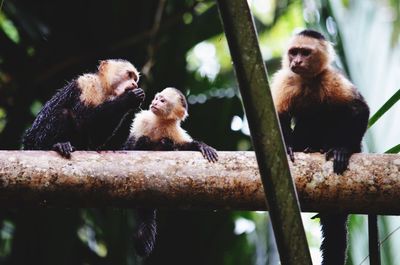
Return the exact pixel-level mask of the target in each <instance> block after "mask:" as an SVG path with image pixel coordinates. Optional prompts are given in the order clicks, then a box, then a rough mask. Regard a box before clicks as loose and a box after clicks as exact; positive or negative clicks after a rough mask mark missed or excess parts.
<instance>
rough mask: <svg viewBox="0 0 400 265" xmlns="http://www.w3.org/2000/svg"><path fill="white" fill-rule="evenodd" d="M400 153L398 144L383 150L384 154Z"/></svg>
mask: <svg viewBox="0 0 400 265" xmlns="http://www.w3.org/2000/svg"><path fill="white" fill-rule="evenodd" d="M397 153H400V144H398V145H396V146H393V147H392V148H390V149H389V150H387V151H386V152H385V154H397Z"/></svg>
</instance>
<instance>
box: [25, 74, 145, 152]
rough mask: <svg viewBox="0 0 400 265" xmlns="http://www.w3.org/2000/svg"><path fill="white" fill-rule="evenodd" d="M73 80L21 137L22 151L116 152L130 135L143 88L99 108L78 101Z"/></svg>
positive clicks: (129, 91)
mask: <svg viewBox="0 0 400 265" xmlns="http://www.w3.org/2000/svg"><path fill="white" fill-rule="evenodd" d="M81 89H82V88H80V87H79V86H78V83H77V81H76V80H74V81H72V82H70V83H68V84H67V85H66V86H65V87H64V88H62V89H61V90H59V91H58V92H57V93H56V94H55V95H54V96H53V97H52V98H51V99H50V100H49V101H48V102H47V103H46V104H45V105H44V107H43V108H42V110H41V111H40V112H39V114H38V115H37V117H36V119H35V121H34V122H33V124H32V127H31V128H29V129H28V130H27V131H26V132H25V135H24V136H23V139H22V143H23V146H24V147H23V148H24V149H25V150H55V151H57V152H58V153H60V154H61V155H62V156H64V157H67V158H68V157H70V153H71V152H72V151H73V150H75V149H76V150H117V149H120V148H122V146H123V144H124V143H125V141H126V139H127V138H128V136H129V130H130V125H131V123H132V120H133V117H134V110H135V109H136V108H137V107H139V105H140V103H141V102H142V101H143V98H144V92H143V90H142V89H133V90H127V91H125V92H124V93H123V94H122V95H120V96H118V97H116V98H114V99H113V100H107V101H105V102H103V103H102V104H100V105H98V106H93V107H91V106H87V105H85V104H84V103H83V102H82V101H81V100H80V95H81Z"/></svg>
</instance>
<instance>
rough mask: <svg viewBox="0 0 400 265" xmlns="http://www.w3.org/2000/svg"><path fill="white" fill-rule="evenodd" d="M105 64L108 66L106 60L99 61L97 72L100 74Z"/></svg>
mask: <svg viewBox="0 0 400 265" xmlns="http://www.w3.org/2000/svg"><path fill="white" fill-rule="evenodd" d="M107 64H108V60H101V61H100V63H99V67H98V69H99V72H102V71H103V70H104V68H105V67H106V65H107Z"/></svg>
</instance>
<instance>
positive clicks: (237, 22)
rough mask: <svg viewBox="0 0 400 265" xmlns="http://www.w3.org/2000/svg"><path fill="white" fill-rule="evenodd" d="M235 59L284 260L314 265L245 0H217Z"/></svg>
mask: <svg viewBox="0 0 400 265" xmlns="http://www.w3.org/2000/svg"><path fill="white" fill-rule="evenodd" d="M217 3H218V6H219V11H220V14H221V19H222V22H223V23H222V24H223V26H224V30H225V35H226V39H227V41H228V45H229V50H230V53H231V56H232V61H233V63H234V69H235V72H236V77H237V80H238V83H239V88H240V94H241V95H242V99H243V105H244V109H245V112H246V117H247V119H248V121H249V128H250V132H251V138H252V141H253V147H254V151H255V153H256V157H257V162H258V167H259V170H260V175H261V180H262V183H263V187H264V190H265V191H266V200H267V202H268V205H269V209H270V211H269V213H270V217H271V222H272V226H273V228H274V233H275V238H276V243H277V246H278V250H279V255H280V258H281V262H282V264H283V265H298V264H302V265H306V264H312V262H311V256H310V251H309V248H308V244H307V239H306V234H305V232H304V228H303V222H302V220H301V216H300V206H299V202H298V197H297V194H296V190H295V189H294V184H293V180H292V177H291V175H290V170H289V165H288V161H287V158H286V150H285V149H286V148H285V146H284V144H283V139H282V134H281V130H280V127H279V122H278V117H277V114H276V111H275V107H274V103H273V100H272V96H271V91H270V89H269V83H268V77H267V71H266V68H265V65H264V61H263V58H262V56H261V51H260V47H259V45H258V37H257V32H256V29H255V25H254V21H253V17H252V15H251V12H250V8H249V6H248V2H247V1H246V0H218V1H217Z"/></svg>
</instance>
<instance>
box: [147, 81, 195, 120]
mask: <svg viewBox="0 0 400 265" xmlns="http://www.w3.org/2000/svg"><path fill="white" fill-rule="evenodd" d="M181 97H182V96H181V95H180V94H179V93H178V92H177V90H176V89H175V88H172V87H167V88H165V89H164V90H163V91H161V92H160V93H157V94H156V95H155V97H154V99H153V101H152V102H151V104H150V110H151V111H152V112H153V113H154V114H155V115H157V116H158V117H160V118H163V119H166V120H169V119H172V120H184V119H185V118H186V117H187V115H188V114H187V110H186V108H185V107H184V106H183V105H182V99H181Z"/></svg>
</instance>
